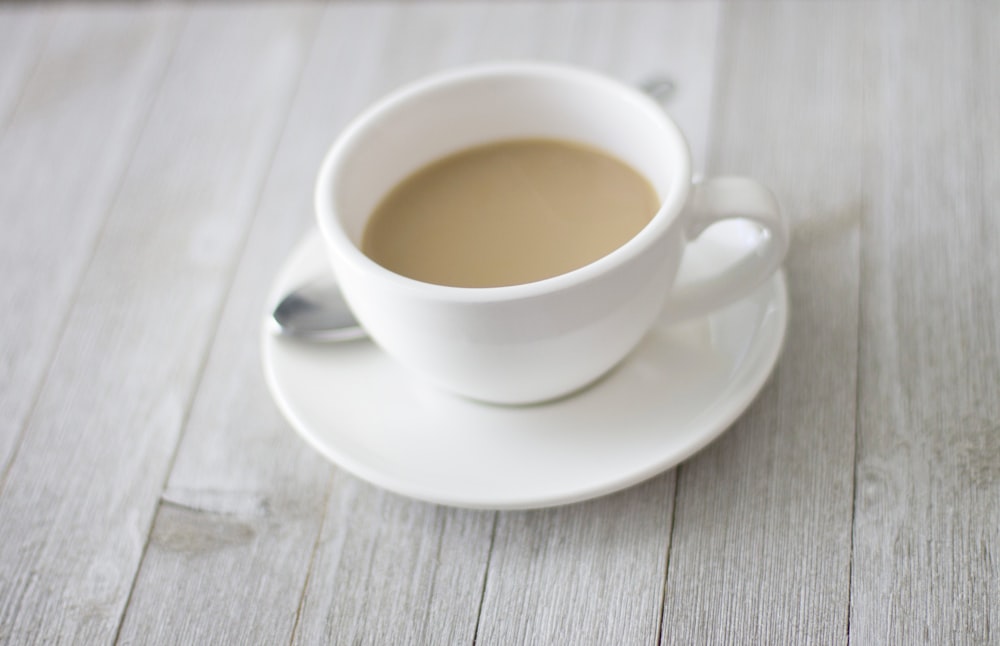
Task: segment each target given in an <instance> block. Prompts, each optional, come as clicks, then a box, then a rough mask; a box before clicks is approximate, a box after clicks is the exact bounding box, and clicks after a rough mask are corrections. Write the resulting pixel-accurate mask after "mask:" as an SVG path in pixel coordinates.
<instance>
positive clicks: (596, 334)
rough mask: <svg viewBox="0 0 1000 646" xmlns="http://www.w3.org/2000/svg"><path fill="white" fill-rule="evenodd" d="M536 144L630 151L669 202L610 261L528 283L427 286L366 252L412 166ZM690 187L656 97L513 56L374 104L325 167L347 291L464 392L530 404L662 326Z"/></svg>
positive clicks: (364, 318)
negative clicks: (518, 142)
mask: <svg viewBox="0 0 1000 646" xmlns="http://www.w3.org/2000/svg"><path fill="white" fill-rule="evenodd" d="M525 138H545V139H561V140H568V141H573V142H578V143H582V144H586V145H589V146H591V147H594V148H597V149H599V150H602V151H604V152H606V153H609V154H611V155H613V156H615V157H617V158H618V159H620V160H622V161H624V162H626V163H627V164H628V165H630V166H631V167H632V168H634V169H635V170H637V171H638V172H639V173H641V174H642V175H643V176H645V177H646V179H647V180H648V181H649V183H650V185H651V186H652V187H653V188H654V190H655V191H656V192H657V194H658V196H659V199H660V202H661V205H662V206H661V209H660V211H659V212H658V213H657V215H656V216H654V218H653V219H652V221H651V222H650V223H649V224H648V225H647V226H646V227H645V228H644V229H643V230H642V231H640V232H639V233H638V234H637V235H636V236H635V237H633V238H632V239H631V240H630V241H629V242H627V243H626V244H625V245H623V246H621V247H619V248H618V249H616V250H615V251H613V252H611V253H610V254H608V255H607V256H605V257H603V258H600V259H598V260H596V261H594V262H593V263H590V264H589V265H586V266H584V267H581V268H579V269H576V270H574V271H571V272H568V273H566V274H562V275H559V276H555V277H552V278H548V279H545V280H541V281H537V282H533V283H525V284H522V285H513V286H506V287H489V288H463V287H448V286H442V285H433V284H428V283H423V282H420V281H416V280H413V279H410V278H406V277H403V276H400V275H398V274H395V273H393V272H391V271H389V270H387V269H385V268H383V267H381V266H379V265H377V264H376V263H375V262H374V261H372V260H370V259H369V258H367V256H365V255H364V254H363V253H362V252H361V251H360V245H361V237H362V234H363V232H364V228H365V224H366V221H367V219H368V217H369V216H370V215H371V214H372V212H373V211H374V210H375V208H376V207H377V206H378V204H379V203H380V202H381V200H382V199H383V198H384V197H385V196H386V195H387V194H388V193H389V192H390V191H391V190H392V189H393V188H394V187H395V186H396V185H397V184H399V183H400V182H401V181H403V180H404V179H405V178H407V177H408V176H409V175H411V174H412V173H413V172H415V171H417V170H419V169H421V168H423V167H424V166H426V165H427V164H429V163H431V162H434V161H436V160H438V159H441V158H442V157H445V156H447V155H449V154H452V153H455V152H457V151H460V150H463V149H467V148H470V147H473V146H477V145H483V144H487V143H491V142H496V141H503V140H512V139H525ZM689 189H690V155H689V153H688V148H687V143H686V141H685V140H684V138H683V136H682V135H681V133H680V131H679V130H678V129H677V127H676V126H675V125H674V124H673V122H672V121H670V120H669V118H667V117H666V115H665V114H664V113H663V111H662V109H661V108H660V107H659V106H658V105H657V104H656V103H655V102H654V101H652V100H651V99H649V98H648V97H646V96H645V95H643V94H641V93H640V92H638V91H637V90H635V89H634V88H631V87H629V86H626V85H623V84H621V83H619V82H617V81H614V80H611V79H608V78H606V77H603V76H600V75H598V74H594V73H591V72H587V71H582V70H578V69H574V68H569V67H563V66H558V65H548V64H532V63H525V64H500V65H491V66H480V67H474V68H467V69H463V70H459V71H456V72H451V73H447V74H444V75H441V76H437V77H433V78H431V79H428V80H426V81H422V82H418V83H416V84H413V85H411V86H408V87H406V88H404V89H402V90H400V91H398V92H396V93H394V94H392V95H390V96H389V97H388V98H386V99H384V100H382V101H381V102H379V103H377V104H375V105H374V106H373V107H371V108H370V109H369V110H367V111H366V112H365V113H363V114H362V115H361V116H360V117H359V118H358V119H357V120H356V121H355V122H354V123H352V124H351V125H350V126H348V128H347V129H346V130H345V132H344V133H343V134H342V135H341V137H340V138H339V139H338V140H337V141H336V142H335V143H334V146H333V147H332V148H331V150H330V152H329V153H328V155H327V157H326V159H325V160H324V162H323V166H322V168H321V170H320V173H319V178H318V181H317V186H316V209H317V217H318V222H319V227H320V230H321V232H322V234H323V238H324V241H325V244H326V248H327V251H328V255H329V257H330V260H331V263H332V265H333V269H334V272H335V274H336V275H337V277H338V281H339V282H340V285H341V289H342V291H343V293H344V296H345V298H346V299H347V301H348V303H349V305H350V306H351V308H352V310H353V311H354V313H355V315H356V316H357V318H358V320H359V321H360V322H361V324H362V325H363V326H364V327H365V328H366V330H367V331H368V333H369V334H370V335H371V337H372V338H373V340H374V341H375V342H376V343H378V344H379V345H380V346H381V347H382V348H383V349H384V350H385V351H386V352H387V353H388V354H389V355H391V356H392V357H394V358H395V359H396V360H398V361H399V362H400V363H401V364H403V365H404V366H407V367H409V368H411V369H412V370H414V371H415V372H417V373H418V374H420V375H422V376H423V377H424V378H427V379H429V380H430V381H431V382H434V383H436V384H437V385H439V386H442V387H444V388H445V389H448V390H452V391H454V392H457V393H459V394H462V395H465V396H468V397H472V398H475V399H480V400H485V401H489V402H495V403H508V404H509V403H532V402H538V401H544V400H548V399H552V398H556V397H560V396H562V395H565V394H567V393H569V392H572V391H574V390H577V389H579V388H581V387H583V386H585V385H587V384H588V383H590V382H592V381H594V380H595V379H597V378H598V377H600V376H601V375H602V374H604V373H605V372H607V371H608V370H609V369H610V368H611V367H613V366H614V365H615V364H616V363H618V362H619V361H620V360H621V359H622V358H623V357H624V356H625V355H626V354H627V353H628V352H629V351H630V350H631V349H632V348H633V347H634V346H635V345H636V344H637V343H638V341H639V340H640V339H641V338H642V336H643V335H644V334H645V332H646V331H647V330H648V329H649V327H650V326H651V325H652V323H653V321H654V319H655V317H656V315H657V313H658V312H659V309H660V308H661V307H662V305H663V302H664V300H665V298H666V295H667V292H668V291H669V288H670V285H671V284H672V282H673V279H674V276H675V274H676V271H677V267H678V265H679V263H680V257H681V253H682V246H683V240H682V235H680V232H677V231H674V229H675V228H676V227H672V226H671V225H672V224H673V223H674V220H675V219H676V216H677V214H678V213H679V212H680V210H681V209H682V207H683V205H684V202H685V200H686V198H687V195H688V192H689Z"/></svg>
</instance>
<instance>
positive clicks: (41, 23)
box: [0, 5, 54, 133]
mask: <svg viewBox="0 0 1000 646" xmlns="http://www.w3.org/2000/svg"><path fill="white" fill-rule="evenodd" d="M53 22H54V21H53V20H52V18H51V16H43V15H42V12H41V11H40V10H39V9H38V7H36V6H27V7H24V6H9V5H7V6H0V133H2V132H3V131H4V130H5V129H6V127H7V123H8V119H9V118H10V115H11V114H13V112H14V109H15V107H16V106H17V100H18V99H19V98H20V96H21V92H22V91H23V89H24V85H25V83H26V81H27V79H28V78H29V77H30V76H31V74H32V73H33V72H34V70H35V65H36V64H37V63H38V59H39V57H40V56H41V54H42V50H43V49H44V46H45V40H46V38H47V36H48V33H49V31H50V30H51V28H52V23H53Z"/></svg>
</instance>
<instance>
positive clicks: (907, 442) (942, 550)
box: [850, 3, 1000, 644]
mask: <svg viewBox="0 0 1000 646" xmlns="http://www.w3.org/2000/svg"><path fill="white" fill-rule="evenodd" d="M873 18H875V17H874V16H873ZM875 22H876V24H877V25H878V29H879V32H878V33H879V38H878V48H877V50H876V51H877V52H878V55H877V57H876V58H875V59H874V60H873V65H872V67H873V69H872V70H871V74H872V76H874V77H876V78H877V79H878V82H877V83H876V84H875V88H874V90H873V92H872V94H871V98H870V106H871V107H870V109H871V111H872V113H873V115H874V118H875V119H876V130H875V133H876V136H875V137H873V139H872V141H871V142H870V145H869V147H868V149H867V152H868V154H867V160H866V164H865V170H866V173H867V177H866V180H865V195H864V204H865V206H866V208H865V221H864V231H865V238H864V246H863V260H864V262H863V275H864V277H865V281H864V284H863V290H862V300H861V314H862V316H861V371H860V388H859V397H860V403H859V407H860V416H859V440H858V464H857V492H856V510H857V511H856V517H855V525H854V568H853V576H852V603H851V623H850V639H851V642H852V643H857V644H866V643H894V644H906V643H911V644H912V643H928V644H935V643H937V644H943V643H947V644H995V643H998V642H1000V287H998V284H1000V211H998V204H1000V76H998V75H997V63H998V62H1000V7H998V5H997V4H996V3H966V4H960V5H950V4H943V3H942V4H916V5H893V6H890V7H886V8H884V9H883V10H882V11H881V15H880V16H878V18H877V19H876V20H875Z"/></svg>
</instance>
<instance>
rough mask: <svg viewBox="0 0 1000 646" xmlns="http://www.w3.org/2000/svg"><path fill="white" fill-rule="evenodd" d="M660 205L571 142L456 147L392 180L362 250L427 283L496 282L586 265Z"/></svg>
mask: <svg viewBox="0 0 1000 646" xmlns="http://www.w3.org/2000/svg"><path fill="white" fill-rule="evenodd" d="M658 208H659V200H658V198H657V195H656V192H655V191H654V190H653V187H652V186H650V184H649V182H648V181H647V180H646V178H645V177H643V176H642V175H640V174H639V173H638V172H636V171H635V170H633V169H632V168H631V167H630V166H628V165H626V164H625V163H623V162H621V161H619V160H618V159H615V158H614V157H612V156H610V155H608V154H605V153H603V152H600V151H598V150H596V149H593V148H588V147H585V146H582V145H579V144H576V143H571V142H564V141H557V140H550V139H525V140H509V141H503V142H499V143H493V144H488V145H484V146H479V147H476V148H470V149H468V150H464V151H460V152H458V153H455V154H453V155H450V156H448V157H445V158H444V159H441V160H438V161H436V162H433V163H431V164H430V165H428V166H426V167H424V168H422V169H420V170H418V171H417V172H415V173H414V174H413V175H411V176H409V177H408V178H407V179H405V180H404V181H403V182H402V183H400V184H399V185H398V186H396V187H395V188H394V189H393V190H392V191H391V192H390V193H389V194H388V195H387V196H386V197H385V199H383V200H382V202H381V203H380V204H379V205H378V207H377V208H376V209H375V212H374V213H373V214H372V216H371V218H370V219H369V221H368V224H367V226H366V227H365V231H364V235H363V239H362V244H361V248H362V251H363V252H364V253H365V254H366V255H367V256H368V257H370V258H371V259H373V260H374V261H375V262H377V263H379V264H380V265H382V266H383V267H386V268H387V269H390V270H392V271H394V272H396V273H399V274H402V275H404V276H409V277H410V278H415V279H417V280H421V281H424V282H428V283H437V284H441V285H454V286H459V287H498V286H503V285H516V284H520V283H528V282H533V281H536V280H542V279H544V278H550V277H552V276H557V275H559V274H563V273H566V272H568V271H571V270H573V269H577V268H579V267H582V266H584V265H586V264H588V263H591V262H593V261H595V260H597V259H598V258H601V257H602V256H605V255H607V254H608V253H610V252H612V251H614V250H615V249H617V248H618V247H620V246H621V245H623V244H624V243H626V242H627V241H628V240H630V239H631V238H632V237H633V236H635V234H637V233H638V232H639V231H640V230H641V229H642V228H643V227H644V226H645V225H646V224H647V223H648V222H649V221H650V219H651V218H652V217H653V215H654V214H655V213H656V211H657V209H658Z"/></svg>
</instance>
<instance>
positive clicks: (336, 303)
mask: <svg viewBox="0 0 1000 646" xmlns="http://www.w3.org/2000/svg"><path fill="white" fill-rule="evenodd" d="M271 330H272V331H273V332H274V333H275V334H276V335H279V336H288V337H294V338H296V339H302V340H303V341H319V342H327V341H350V340H352V339H363V338H365V337H366V336H368V335H367V334H366V333H365V331H364V330H363V329H362V328H361V326H360V325H358V321H357V319H355V318H354V314H352V313H351V310H350V308H349V307H347V303H346V302H344V298H343V296H341V295H340V288H339V287H337V283H336V282H335V281H334V280H333V276H330V275H328V274H324V275H322V276H318V277H316V278H314V279H313V280H311V281H309V282H308V283H306V284H304V285H301V286H299V287H297V288H295V289H294V290H292V291H291V292H290V293H288V294H287V295H285V296H284V297H283V298H282V299H281V301H280V302H279V303H278V306H277V307H275V308H274V312H273V313H272V314H271Z"/></svg>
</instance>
